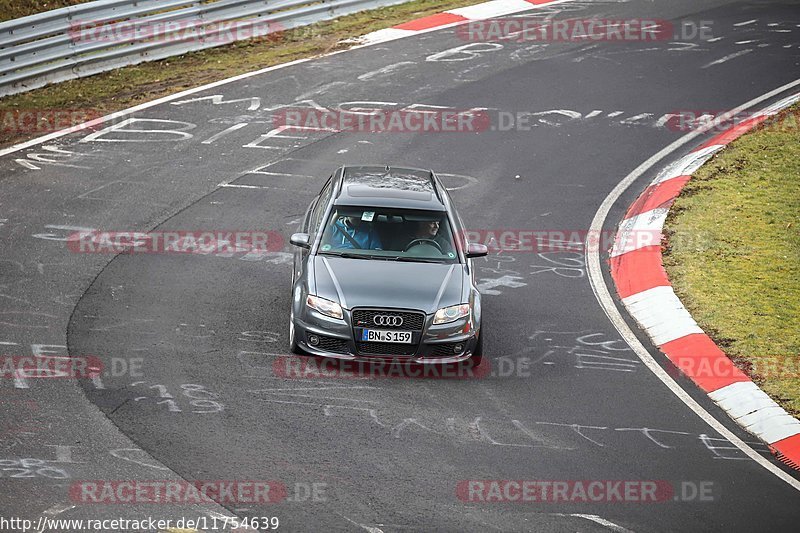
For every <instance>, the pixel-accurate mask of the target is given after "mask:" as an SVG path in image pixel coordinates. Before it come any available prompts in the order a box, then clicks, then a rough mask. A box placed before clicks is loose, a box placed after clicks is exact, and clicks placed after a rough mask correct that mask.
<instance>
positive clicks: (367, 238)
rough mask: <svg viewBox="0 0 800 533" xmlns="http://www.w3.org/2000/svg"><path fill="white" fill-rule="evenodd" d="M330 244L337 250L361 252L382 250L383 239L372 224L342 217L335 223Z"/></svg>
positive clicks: (355, 218) (356, 218)
mask: <svg viewBox="0 0 800 533" xmlns="http://www.w3.org/2000/svg"><path fill="white" fill-rule="evenodd" d="M330 244H331V245H333V246H334V247H335V248H358V249H361V250H381V249H383V245H382V244H381V238H380V236H379V235H378V232H377V231H375V228H374V227H372V223H371V222H364V221H363V220H361V219H360V218H359V217H340V218H339V219H338V220H337V221H336V222H334V223H333V233H332V235H331V240H330Z"/></svg>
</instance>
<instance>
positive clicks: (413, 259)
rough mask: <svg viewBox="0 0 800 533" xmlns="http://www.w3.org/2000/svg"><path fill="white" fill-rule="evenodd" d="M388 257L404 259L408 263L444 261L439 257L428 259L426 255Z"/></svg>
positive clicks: (398, 259)
mask: <svg viewBox="0 0 800 533" xmlns="http://www.w3.org/2000/svg"><path fill="white" fill-rule="evenodd" d="M387 259H391V260H392V261H403V262H406V263H444V261H441V260H439V259H426V258H424V257H408V256H396V257H390V258H387Z"/></svg>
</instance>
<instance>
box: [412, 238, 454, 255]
mask: <svg viewBox="0 0 800 533" xmlns="http://www.w3.org/2000/svg"><path fill="white" fill-rule="evenodd" d="M417 244H430V245H432V246H435V247H436V249H437V250H439V253H440V254H444V252H443V251H442V247H441V246H439V243H438V242H436V241H434V240H433V239H414V240H413V241H411V242H410V243H408V246H406V248H405V250H403V251H404V252H407V251H409V250H410V249H411V248H413V247H414V246H416V245H417Z"/></svg>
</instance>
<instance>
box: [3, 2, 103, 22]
mask: <svg viewBox="0 0 800 533" xmlns="http://www.w3.org/2000/svg"><path fill="white" fill-rule="evenodd" d="M89 1H90V0H46V1H44V2H43V1H42V0H0V22H5V21H7V20H13V19H18V18H20V17H27V16H28V15H35V14H36V13H42V12H44V11H50V10H51V9H58V8H59V7H67V6H74V5H75V4H82V3H84V2H89Z"/></svg>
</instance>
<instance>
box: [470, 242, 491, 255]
mask: <svg viewBox="0 0 800 533" xmlns="http://www.w3.org/2000/svg"><path fill="white" fill-rule="evenodd" d="M487 255H489V248H487V247H486V245H485V244H478V243H475V242H471V243H469V244H467V257H468V258H473V257H485V256H487Z"/></svg>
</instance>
